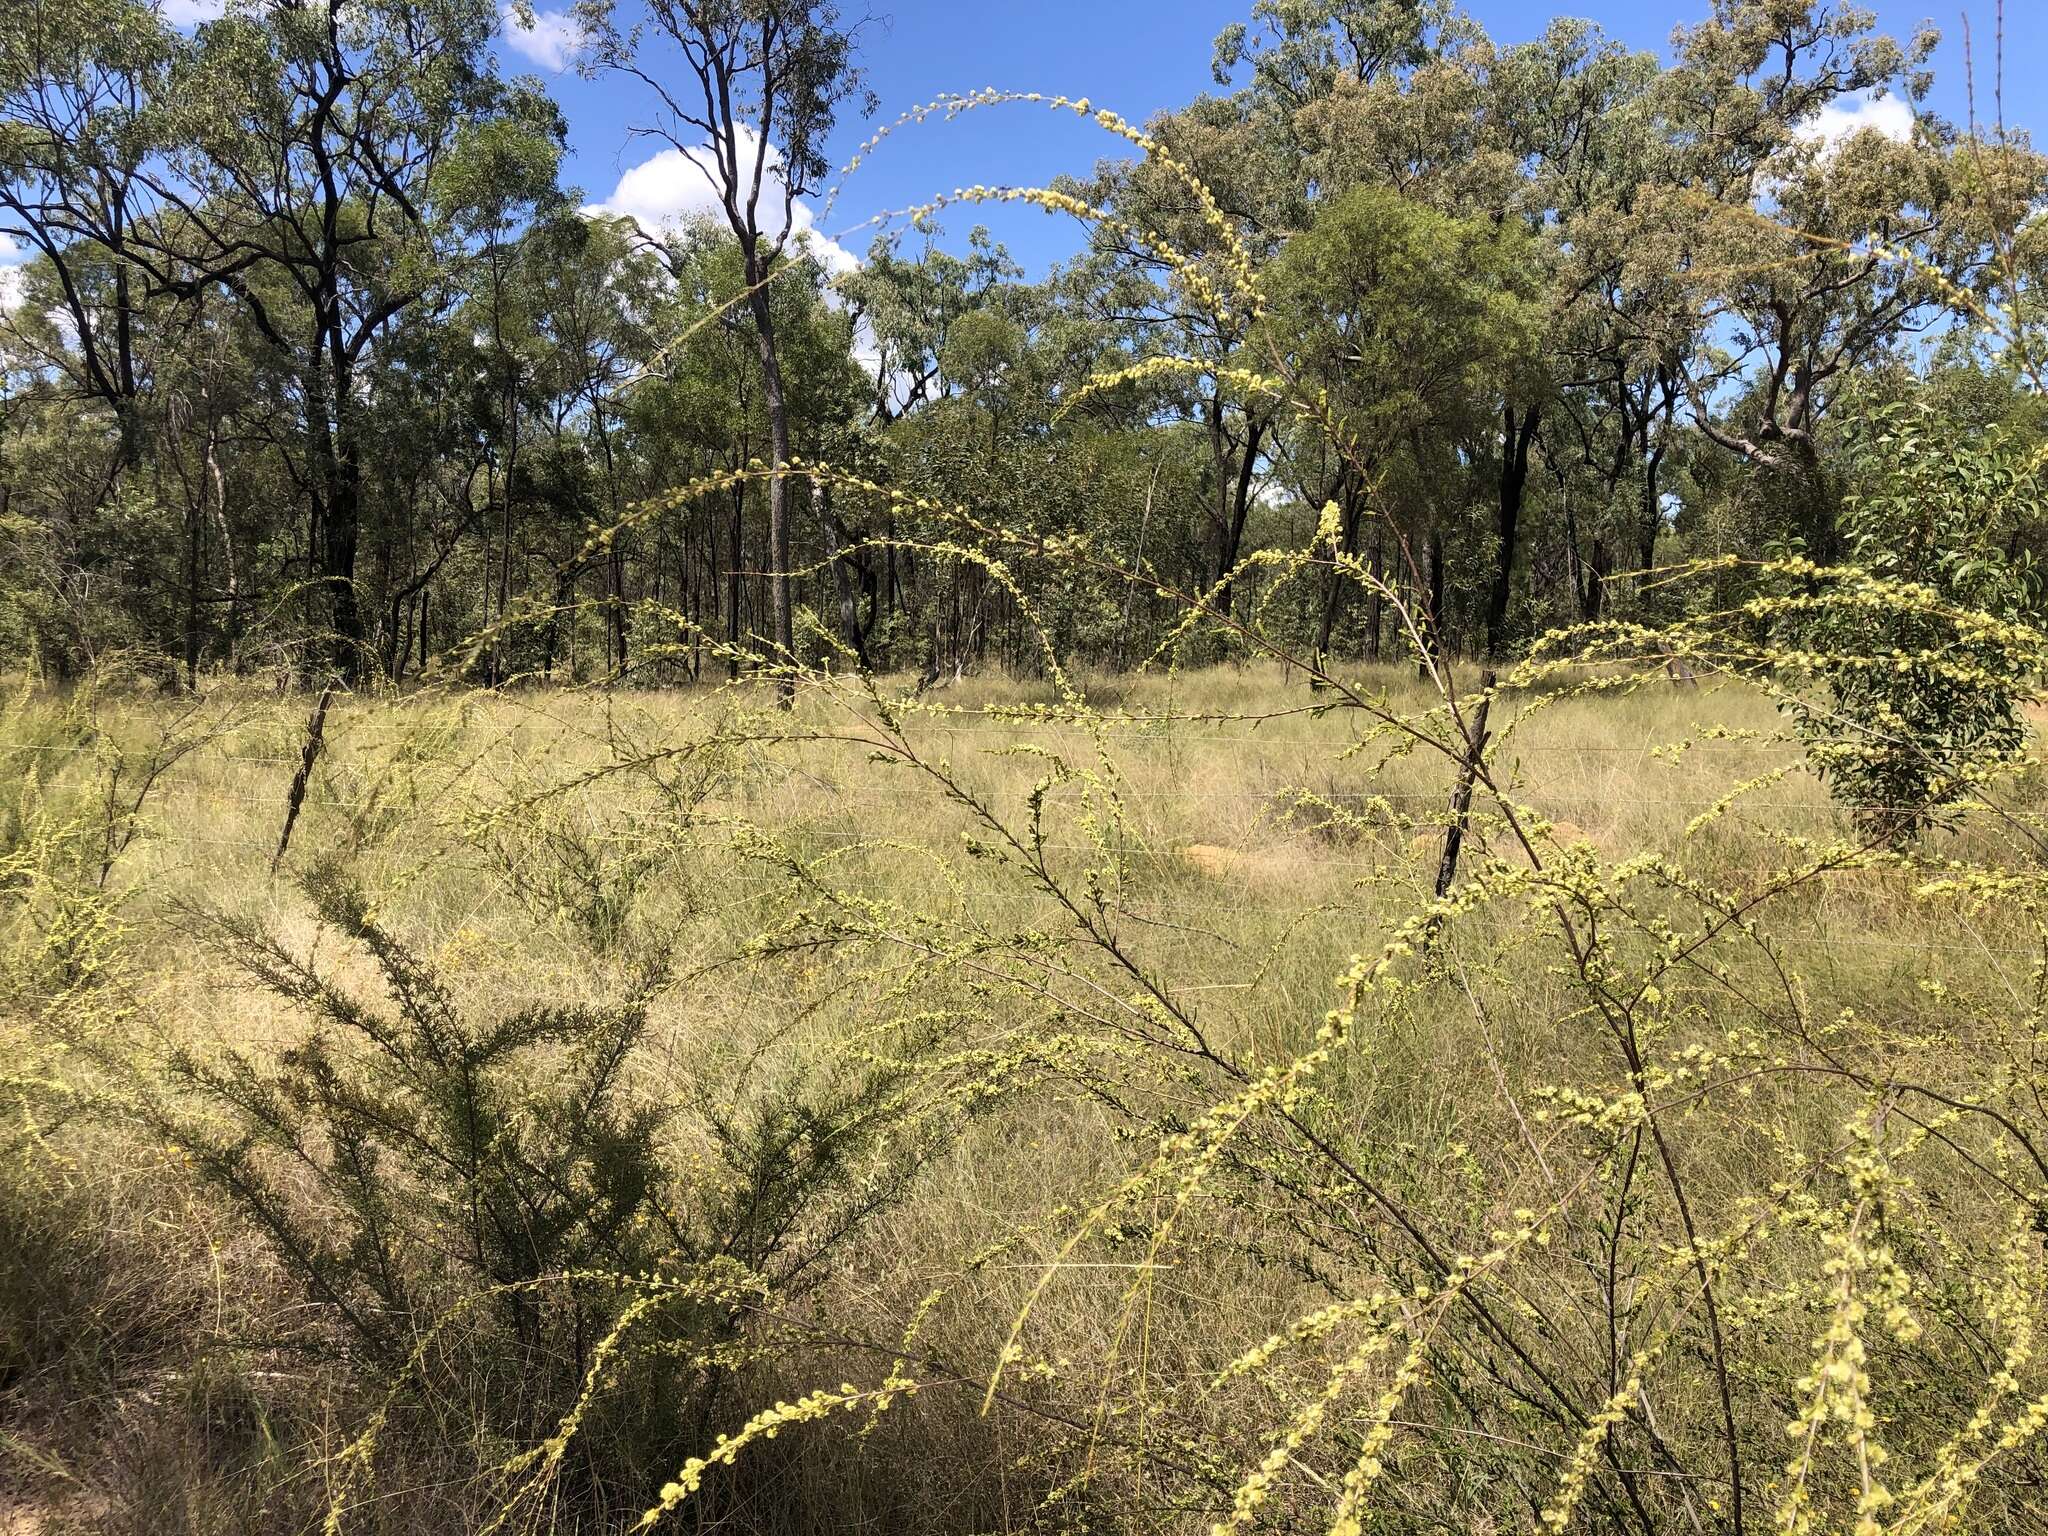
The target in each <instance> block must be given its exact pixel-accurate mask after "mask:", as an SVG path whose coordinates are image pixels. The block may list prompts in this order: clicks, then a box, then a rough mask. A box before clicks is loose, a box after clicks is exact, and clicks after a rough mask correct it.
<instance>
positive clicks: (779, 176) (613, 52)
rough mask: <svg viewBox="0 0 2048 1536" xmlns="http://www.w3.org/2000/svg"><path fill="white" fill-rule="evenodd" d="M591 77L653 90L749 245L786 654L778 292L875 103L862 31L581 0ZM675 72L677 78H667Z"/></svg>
mask: <svg viewBox="0 0 2048 1536" xmlns="http://www.w3.org/2000/svg"><path fill="white" fill-rule="evenodd" d="M578 12H579V14H580V16H581V18H582V21H583V24H584V27H585V31H586V34H587V35H588V37H589V38H590V39H591V45H590V49H591V51H590V67H591V68H593V69H599V70H610V71H615V72H619V73H622V74H626V75H630V76H632V77H634V78H637V79H638V80H640V81H641V82H642V83H643V84H644V85H645V86H646V87H647V88H648V90H649V92H650V93H651V95H652V98H653V101H654V103H655V106H656V109H657V110H656V116H655V121H654V122H653V123H652V124H651V125H650V126H649V127H647V128H646V129H645V130H643V131H644V132H646V133H649V134H651V135H653V136H655V137H658V138H660V139H663V140H665V141H666V142H667V143H668V145H669V146H670V147H671V148H672V149H674V150H676V151H677V152H678V153H679V154H680V155H681V156H682V157H683V159H684V160H685V161H686V162H687V163H688V164H689V165H690V166H692V167H694V168H695V169H696V171H697V172H699V173H701V174H702V175H703V177H704V178H705V181H706V183H707V185H708V186H709V188H710V191H711V194H712V199H713V202H714V203H715V204H716V207H717V210H718V214H719V216H721V217H722V218H723V219H724V221H725V223H726V225H727V227H728V228H729V229H730V230H731V231H732V235H733V238H734V239H735V240H736V241H737V242H738V243H739V251H740V260H741V264H742V271H743V275H744V278H745V288H744V291H743V293H742V295H741V298H742V299H743V301H744V302H745V304H746V305H747V307H748V309H749V311H750V313H751V314H752V317H753V335H754V343H755V347H756V349H757V352H758V355H759V359H760V368H761V387H762V397H763V402H764V404H765V406H766V410H767V416H768V440H769V452H770V455H771V465H772V468H773V469H774V471H775V474H774V475H773V477H772V478H771V479H770V481H769V486H768V548H769V586H770V591H771V594H772V602H773V610H774V612H773V638H774V642H775V644H776V645H778V646H779V647H781V648H782V650H783V652H784V653H785V654H788V653H791V652H793V649H794V645H795V635H794V629H793V623H792V618H793V615H792V610H791V607H790V584H789V573H790V567H791V563H792V562H791V556H790V519H789V509H788V486H787V484H786V481H787V478H788V477H787V476H786V475H785V474H784V473H783V470H784V469H785V467H786V466H787V465H788V463H789V456H790V405H789V386H788V383H787V381H786V379H785V377H784V368H783V363H784V358H783V353H782V348H781V345H780V338H779V337H778V334H777V331H776V326H775V311H774V305H773V304H772V303H771V301H770V297H769V293H768V286H769V284H770V283H771V282H772V281H773V280H774V279H775V276H776V274H777V271H778V269H779V267H780V264H781V263H782V262H783V261H784V260H785V258H786V257H787V256H788V255H789V254H790V251H791V246H792V244H794V243H797V242H800V241H801V240H802V238H803V234H802V227H801V226H802V222H803V221H802V220H801V219H800V218H799V204H800V202H801V200H802V199H803V198H804V197H805V196H807V195H809V194H811V193H813V192H815V191H817V190H818V188H819V185H820V183H821V182H822V180H823V178H824V177H825V175H826V173H827V170H828V165H829V163H828V162H827V160H826V158H825V142H826V138H827V136H828V135H829V134H830V133H831V131H832V127H833V125H834V123H835V122H836V121H837V119H838V114H839V111H840V109H841V108H842V107H844V106H845V105H846V104H847V103H849V102H857V103H859V104H860V105H861V106H862V107H863V108H864V109H865V110H866V111H869V112H872V111H873V109H874V99H873V97H872V96H871V95H869V94H868V93H867V92H866V91H865V89H864V88H863V86H862V82H861V75H860V72H859V70H858V69H856V68H855V67H854V62H853V61H854V48H855V43H856V32H857V30H858V29H857V28H852V27H848V26H845V25H843V24H842V23H841V20H840V16H839V11H838V8H837V7H836V6H834V5H832V4H831V3H830V0H641V4H640V6H639V9H638V11H637V13H636V14H635V15H634V16H632V17H630V18H628V19H627V21H626V22H625V24H624V25H623V26H622V25H621V24H620V20H619V17H618V9H617V4H616V0H581V3H580V4H579V6H578ZM671 64H679V65H680V69H679V70H678V71H677V76H678V77H677V78H674V79H672V78H671V77H670V73H669V66H670V65H671Z"/></svg>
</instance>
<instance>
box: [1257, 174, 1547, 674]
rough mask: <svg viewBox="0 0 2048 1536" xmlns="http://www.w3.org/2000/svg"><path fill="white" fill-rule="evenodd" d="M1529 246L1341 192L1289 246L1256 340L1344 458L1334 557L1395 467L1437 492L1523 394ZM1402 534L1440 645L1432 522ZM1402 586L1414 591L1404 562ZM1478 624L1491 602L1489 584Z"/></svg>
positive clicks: (1502, 230) (1348, 551)
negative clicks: (1311, 401) (1310, 404)
mask: <svg viewBox="0 0 2048 1536" xmlns="http://www.w3.org/2000/svg"><path fill="white" fill-rule="evenodd" d="M1529 245H1530V237H1529V236H1528V235H1527V234H1526V233H1525V232H1524V231H1523V230H1521V229H1520V228H1519V227H1518V226H1516V225H1513V224H1496V223H1494V222H1493V221H1491V220H1489V219H1485V218H1454V217H1452V216H1451V215H1448V214H1443V213H1439V212H1437V211H1436V210H1434V209H1432V208H1429V207H1428V206H1426V205H1424V204H1421V203H1418V202H1415V201H1414V200H1412V199H1409V198H1405V197H1403V196H1402V195H1401V194H1400V193H1398V192H1395V191H1393V190H1392V189H1390V188H1386V187H1373V186H1361V187H1355V188H1353V189H1351V190H1350V191H1348V192H1346V193H1344V194H1342V195H1341V196H1339V197H1337V198H1335V199H1334V200H1332V201H1330V202H1328V203H1326V204H1325V205H1324V206H1323V207H1322V208H1321V209H1319V211H1318V214H1317V218H1316V222H1315V224H1314V225H1313V226H1311V228H1310V229H1309V230H1308V231H1306V232H1305V233H1303V234H1301V235H1298V236H1296V237H1295V238H1294V239H1293V240H1292V241H1290V242H1289V244H1288V247H1287V250H1286V253H1285V255H1284V256H1283V257H1282V258H1281V261H1280V264H1279V269H1278V275H1277V278H1276V281H1275V283H1274V288H1275V292H1276V297H1275V302H1274V307H1273V316H1272V320H1271V322H1270V326H1269V336H1270V339H1271V341H1272V343H1273V345H1274V346H1275V348H1276V350H1277V351H1279V352H1280V353H1281V355H1282V356H1283V357H1284V358H1285V359H1286V362H1287V366H1288V368H1289V371H1290V372H1291V373H1292V374H1293V375H1294V376H1295V378H1296V379H1297V381H1298V384H1299V387H1300V388H1301V389H1302V390H1303V391H1304V392H1307V393H1311V394H1314V395H1316V396H1318V397H1319V398H1323V399H1325V400H1327V401H1328V404H1329V409H1330V413H1331V416H1332V423H1331V425H1332V428H1333V429H1334V435H1335V436H1336V437H1337V438H1338V440H1339V442H1340V443H1341V444H1342V446H1343V449H1344V457H1343V463H1342V465H1341V468H1340V471H1339V474H1338V479H1337V485H1336V487H1335V492H1334V494H1333V496H1332V497H1331V499H1332V500H1333V501H1335V502H1337V504H1338V505H1339V508H1340V510H1341V514H1342V515H1341V520H1340V524H1339V528H1338V532H1337V545H1338V551H1337V552H1338V554H1339V556H1340V557H1343V558H1349V557H1351V556H1352V555H1353V554H1354V553H1355V552H1356V548H1357V540H1358V529H1359V523H1360V521H1361V519H1362V516H1363V514H1364V512H1365V510H1366V508H1367V506H1368V504H1369V502H1370V501H1371V500H1372V498H1373V497H1374V496H1375V494H1376V493H1377V492H1378V490H1379V488H1380V485H1381V483H1382V482H1384V481H1385V480H1386V479H1387V477H1388V476H1389V475H1391V474H1395V473H1398V472H1399V471H1398V470H1397V467H1396V461H1397V460H1401V459H1405V460H1406V461H1407V468H1408V469H1409V470H1410V471H1411V472H1412V473H1413V476H1414V478H1415V479H1416V480H1419V481H1421V482H1424V483H1427V482H1429V481H1432V480H1436V481H1438V482H1441V480H1442V479H1443V478H1444V476H1445V472H1446V471H1453V472H1454V470H1455V466H1456V464H1457V462H1458V460H1459V458H1460V455H1461V445H1462V444H1463V443H1464V442H1467V441H1469V440H1470V439H1471V438H1472V436H1473V435H1474V434H1475V432H1476V431H1478V430H1480V427H1479V424H1480V423H1482V422H1488V421H1490V420H1492V419H1493V418H1495V417H1496V416H1497V415H1498V413H1499V412H1500V410H1501V409H1502V407H1501V404H1500V402H1501V401H1503V400H1509V401H1512V400H1515V399H1517V398H1519V397H1520V396H1521V394H1522V393H1523V392H1524V389H1525V387H1526V386H1525V385H1524V383H1523V379H1524V377H1525V376H1526V375H1528V374H1529V373H1531V372H1533V371H1534V369H1535V367H1536V365H1537V362H1538V359H1539V342H1540V338H1541V334H1542V315H1541V310H1540V305H1539V302H1538V288H1537V285H1536V283H1535V282H1534V281H1532V272H1533V263H1532V262H1531V260H1530V256H1529ZM1423 522H1424V526H1423V527H1422V528H1421V529H1417V530H1414V531H1415V532H1418V533H1420V535H1421V537H1422V538H1423V539H1424V540H1425V541H1426V542H1427V544H1428V554H1429V573H1428V579H1427V587H1426V593H1425V604H1424V611H1425V612H1426V614H1427V616H1428V619H1429V622H1430V624H1431V627H1432V628H1433V629H1434V631H1435V634H1434V635H1433V636H1432V643H1433V644H1436V645H1438V646H1441V645H1442V644H1443V643H1444V642H1443V633H1444V628H1445V625H1446V622H1447V619H1448V614H1447V613H1446V610H1445V590H1444V589H1445V579H1444V571H1445V558H1446V556H1445V550H1444V534H1443V529H1444V519H1443V518H1442V517H1441V516H1425V518H1424V519H1423ZM1411 579H1413V580H1416V581H1418V583H1419V581H1420V579H1421V571H1420V568H1419V563H1418V565H1417V568H1416V569H1415V570H1414V571H1412V572H1411ZM1350 585H1351V583H1350V581H1349V580H1347V579H1341V578H1340V577H1338V576H1337V575H1336V574H1335V573H1333V575H1332V579H1331V580H1329V582H1328V583H1327V584H1326V596H1325V599H1324V602H1323V605H1322V614H1321V618H1320V621H1319V623H1318V626H1317V631H1316V640H1315V645H1316V650H1317V652H1318V653H1319V654H1327V652H1328V651H1329V648H1330V643H1331V637H1332V632H1333V630H1334V628H1335V626H1336V623H1337V621H1338V618H1339V616H1340V612H1341V603H1342V600H1343V595H1344V593H1345V591H1346V590H1347V589H1348V587H1349V586H1350ZM1490 591H1491V599H1490V604H1491V605H1490V606H1489V609H1488V622H1489V624H1491V625H1497V624H1498V622H1499V612H1500V609H1501V608H1504V606H1505V604H1504V599H1503V598H1502V596H1501V593H1500V589H1499V588H1498V586H1495V587H1492V588H1491V589H1490Z"/></svg>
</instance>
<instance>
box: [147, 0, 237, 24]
mask: <svg viewBox="0 0 2048 1536" xmlns="http://www.w3.org/2000/svg"><path fill="white" fill-rule="evenodd" d="M159 9H160V10H161V11H162V12H163V18H164V20H165V21H168V22H169V23H170V24H171V25H172V26H174V27H192V26H197V25H198V24H199V23H200V22H202V21H218V20H219V19H220V16H221V13H222V12H223V11H225V10H226V9H227V0H160V5H159Z"/></svg>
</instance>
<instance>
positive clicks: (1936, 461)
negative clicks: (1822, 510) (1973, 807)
mask: <svg viewBox="0 0 2048 1536" xmlns="http://www.w3.org/2000/svg"><path fill="white" fill-rule="evenodd" d="M1850 460H1851V464H1852V466H1853V472H1854V486H1853V488H1852V490H1851V492H1850V494H1849V496H1848V498H1847V500H1846V502H1845V504H1844V509H1843V514H1842V524H1841V532H1842V538H1843V543H1844V546H1845V560H1846V564H1847V565H1848V566H1849V567H1850V569H1848V570H1846V571H1838V572H1830V573H1827V574H1826V575H1825V576H1824V577H1822V578H1820V583H1819V586H1818V587H1816V586H1815V583H1814V579H1813V578H1812V577H1811V576H1809V577H1807V578H1805V580H1804V582H1803V584H1804V585H1805V586H1806V588H1807V591H1806V593H1805V595H1804V596H1803V597H1800V598H1795V599H1794V601H1793V605H1792V607H1791V609H1790V613H1791V615H1792V622H1791V624H1790V625H1789V626H1788V627H1789V629H1790V631H1791V633H1790V635H1789V636H1788V639H1789V640H1790V642H1791V643H1792V644H1793V645H1794V646H1795V647H1796V648H1797V650H1798V651H1799V652H1803V653H1805V654H1804V657H1803V661H1804V663H1805V664H1806V665H1809V666H1811V668H1812V669H1813V673H1814V675H1815V679H1816V681H1817V682H1818V684H1819V687H1818V689H1817V691H1809V692H1807V693H1804V694H1802V695H1800V696H1799V697H1797V698H1796V699H1794V700H1793V701H1792V708H1793V711H1794V715H1795V717H1796V719H1797V721H1798V724H1799V729H1800V732H1801V734H1802V735H1803V736H1804V737H1805V739H1806V740H1807V742H1808V743H1809V748H1810V757H1811V760H1812V762H1813V764H1814V766H1815V767H1816V768H1817V769H1818V770H1819V771H1820V772H1821V774H1822V775H1823V776H1824V777H1825V778H1826V779H1827V780H1828V782H1829V784H1830V786H1831V788H1832V789H1833V791H1834V793H1835V797H1836V799H1837V800H1838V801H1840V802H1841V803H1843V804H1844V805H1846V806H1848V807H1849V808H1850V810H1851V811H1852V812H1853V814H1854V815H1855V817H1856V819H1857V820H1858V821H1859V822H1860V823H1861V824H1862V825H1864V826H1865V827H1867V828H1868V829H1870V830H1871V831H1872V832H1874V833H1875V834H1877V835H1879V836H1881V837H1882V838H1884V839H1885V840H1886V841H1887V842H1890V843H1893V844H1898V843H1902V842H1905V841H1907V840H1910V839H1911V838H1912V837H1914V836H1915V835H1917V834H1918V833H1919V832H1921V831H1922V830H1923V829H1925V828H1926V827H1928V826H1931V825H1934V824H1935V823H1937V822H1940V821H1942V820H1943V819H1944V818H1945V812H1946V811H1947V810H1948V809H1949V808H1951V807H1953V806H1954V805H1955V804H1956V803H1957V802H1958V801H1959V800H1960V799H1962V798H1963V797H1965V796H1967V795H1968V794H1969V793H1970V791H1971V788H1972V786H1973V785H1975V784H1977V783H1979V782H1980V781H1981V780H1982V778H1983V775H1984V774H1985V772H1986V771H1987V770H1989V769H1991V768H1993V767H1995V766H1996V765H1998V764H2001V763H2004V762H2007V761H2010V760H2011V759H2012V757H2013V756H2014V755H2015V754H2016V753H2017V752H2018V751H2019V750H2020V748H2021V746H2022V745H2023V743H2024V741H2025V736H2026V728H2025V725H2024V723H2023V721H2022V720H2021V718H2020V705H2021V704H2022V703H2023V702H2024V701H2025V699H2026V698H2027V697H2028V695H2029V686H2030V679H2031V678H2032V677H2033V675H2034V674H2035V673H2036V672H2037V671H2038V668H2039V664H2040V657H2041V654H2042V651H2041V637H2040V636H2039V635H2038V634H2036V633H2035V632H2034V631H2033V630H2031V629H2030V628H2028V627H2027V621H2029V620H2031V618H2032V617H2033V616H2034V613H2035V611H2036V603H2037V600H2038V594H2039V583H2038V581H2037V578H2036V573H2035V572H2034V569H2033V567H2032V564H2031V561H2030V559H2029V558H2028V555H2027V553H2026V551H2025V549H2024V548H2022V547H2021V546H2020V542H2019V537H2018V535H2020V534H2021V533H2022V532H2024V531H2026V530H2027V529H2028V528H2029V527H2030V525H2037V524H2038V522H2039V519H2040V515H2041V508H2040V488H2039V485H2038V483H2037V481H2036V479H2035V476H2034V473H2033V468H2032V465H2031V463H2030V462H2029V461H2028V459H2027V457H2026V456H2024V455H2022V454H2021V453H2020V452H2019V451H2018V450H2017V449H2016V448H2015V447H2014V446H2013V445H2011V444H2009V443H2007V442H2005V441H2004V440H2003V439H2001V438H2000V437H1998V436H1997V435H1995V434H1994V435H1991V436H1988V437H1971V436H1968V435H1965V434H1962V433H1959V432H1955V431H1953V430H1948V429H1946V428H1945V427H1944V425H1943V423H1942V422H1941V421H1940V419H1939V418H1938V417H1937V416H1936V415H1935V414H1934V412H1933V411H1932V410H1931V409H1930V408H1929V407H1928V406H1926V405H1924V404H1921V403H1916V402H1906V403H1901V404H1894V405H1889V406H1884V407H1880V408H1878V409H1876V410H1874V411H1872V412H1871V413H1870V415H1869V416H1868V417H1867V418H1865V419H1864V420H1862V421H1861V422H1859V423H1858V424H1857V426H1856V428H1855V429H1854V431H1853V433H1852V436H1851V440H1850Z"/></svg>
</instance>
